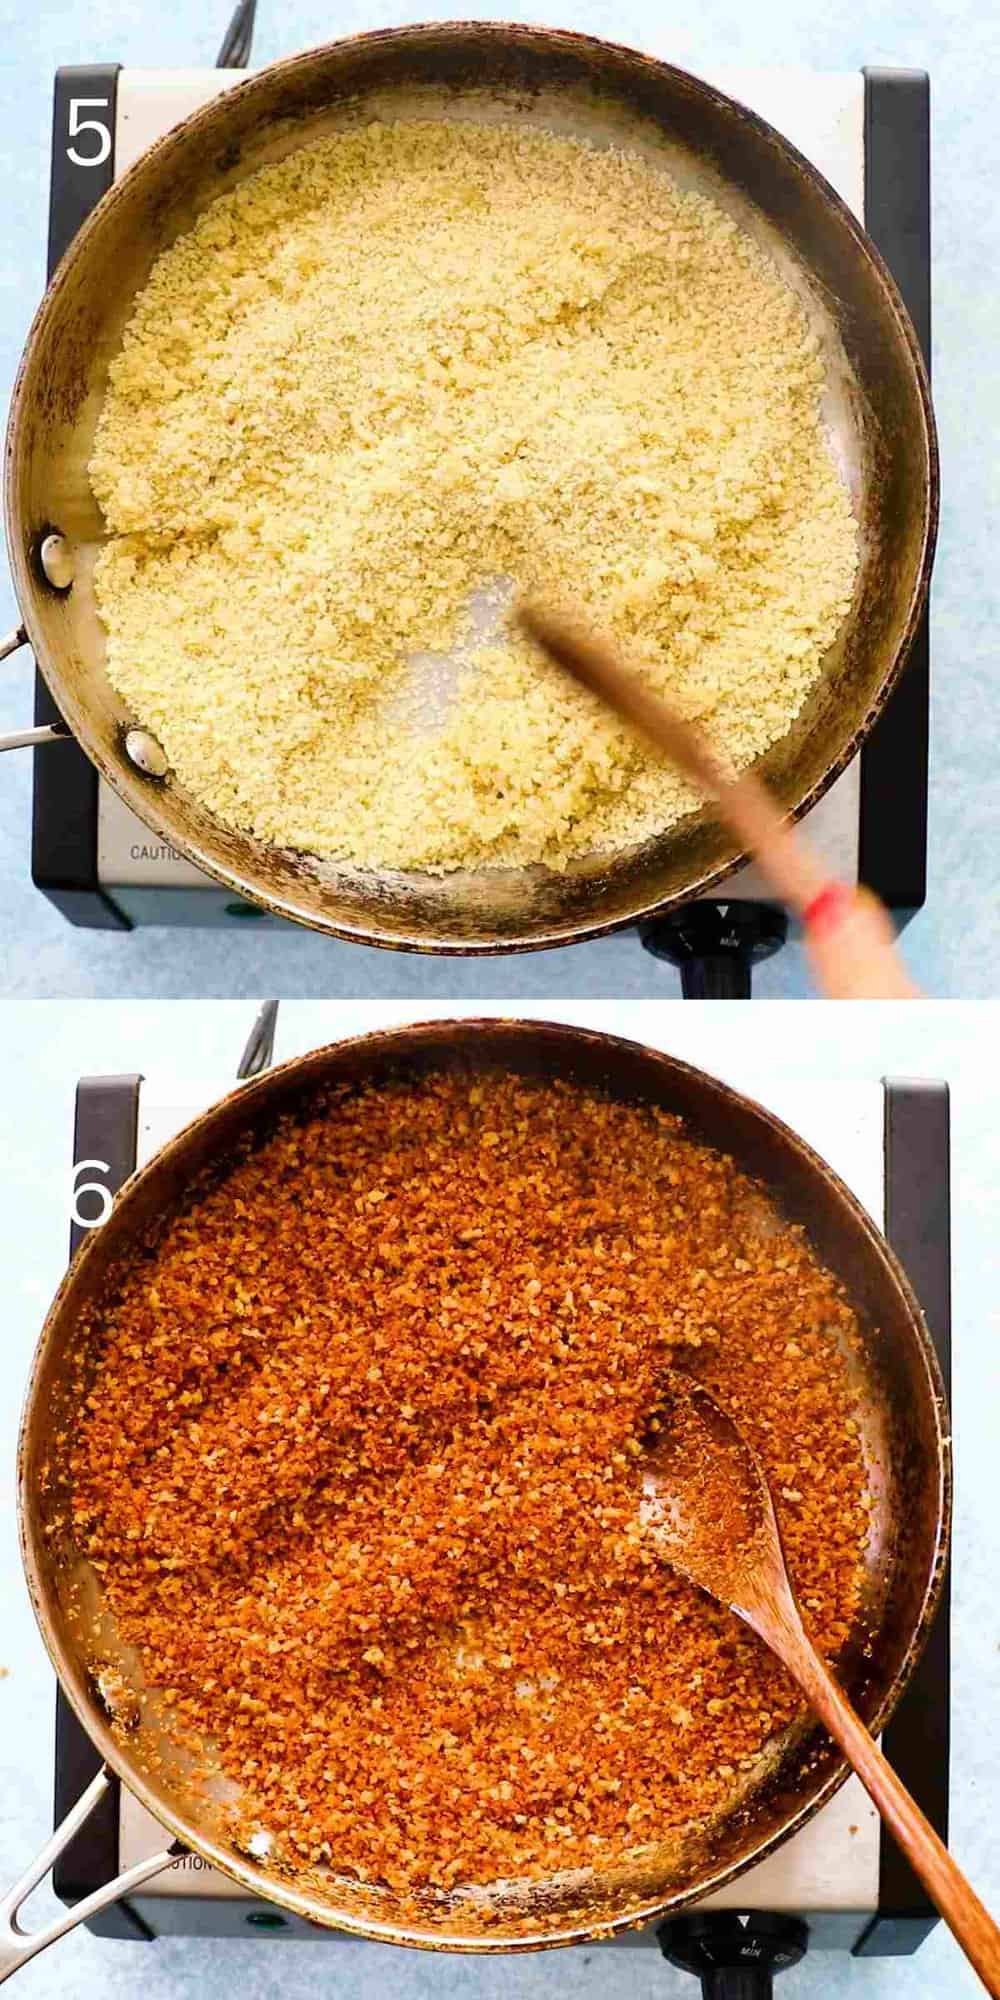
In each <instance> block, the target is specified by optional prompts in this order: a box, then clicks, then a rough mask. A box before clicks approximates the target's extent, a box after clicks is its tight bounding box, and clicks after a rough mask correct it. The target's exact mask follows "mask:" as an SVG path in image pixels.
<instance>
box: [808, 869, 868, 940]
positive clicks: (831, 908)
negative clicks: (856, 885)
mask: <svg viewBox="0 0 1000 2000" xmlns="http://www.w3.org/2000/svg"><path fill="white" fill-rule="evenodd" d="M855 894H856V892H855V890H853V889H851V888H850V887H849V886H848V884H847V883H846V882H827V883H826V884H825V886H824V887H823V888H822V889H821V890H820V892H819V894H818V895H817V896H814V897H813V899H812V901H811V902H810V903H807V904H806V907H805V909H804V910H803V912H802V922H803V924H804V925H805V928H806V930H807V931H812V933H813V935H814V937H815V936H818V935H821V934H822V933H823V932H824V931H832V930H835V929H836V927H837V925H838V924H839V923H841V922H842V920H843V918H844V917H845V916H846V915H847V912H848V910H849V909H850V908H851V907H852V905H853V903H854V901H855Z"/></svg>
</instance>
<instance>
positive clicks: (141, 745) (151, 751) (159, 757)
mask: <svg viewBox="0 0 1000 2000" xmlns="http://www.w3.org/2000/svg"><path fill="white" fill-rule="evenodd" d="M125 755H126V757H127V758H128V759H129V762H130V763H132V764H134V765H135V767H136V770H137V771H141V772H142V773H143V775H144V776H145V777H147V778H165V777H166V775H167V772H168V771H169V769H170V760H169V758H168V756H167V753H166V751H165V750H164V748H163V745H162V743H158V742H157V740H156V737H155V736H153V735H151V734H150V731H149V730H148V729H129V730H127V731H126V734H125Z"/></svg>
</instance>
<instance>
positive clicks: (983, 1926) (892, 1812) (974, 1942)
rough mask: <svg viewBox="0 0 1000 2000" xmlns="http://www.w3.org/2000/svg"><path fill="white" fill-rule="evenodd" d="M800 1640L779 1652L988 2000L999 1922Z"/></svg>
mask: <svg viewBox="0 0 1000 2000" xmlns="http://www.w3.org/2000/svg"><path fill="white" fill-rule="evenodd" d="M802 1639H803V1642H804V1643H803V1646H802V1647H798V1646H796V1647H794V1648H792V1647H789V1646H787V1645H786V1646H783V1647H782V1648H781V1652H782V1657H783V1659H784V1660H785V1664H786V1666H787V1667H788V1669H789V1672H790V1673H792V1674H794V1676H795V1678H796V1680H797V1681H798V1682H799V1685H800V1687H801V1688H802V1691H803V1693H804V1694H806V1695H808V1697H809V1700H810V1702H811V1704H812V1706H813V1708H814V1709H815V1710H816V1713H817V1715H818V1716H819V1717H820V1719H821V1721H823V1722H824V1723H825V1724H826V1727H827V1729H828V1730H829V1732H830V1735H831V1736H832V1737H833V1738H834V1739H835V1741H836V1742H837V1743H839V1744H840V1747H841V1749H842V1750H843V1752H844V1755H845V1756H846V1757H847V1758H848V1760H849V1762H850V1763H851V1764H853V1766H854V1769H855V1770H856V1772H857V1774H858V1777H859V1778H860V1779H861V1782H862V1784H863V1785H864V1786H865V1788H866V1790H867V1791H868V1793H869V1794H870V1796H871V1798H872V1799H873V1800H874V1802H875V1804H876V1805H877V1807H878V1809H879V1812H880V1813H881V1815H882V1818H883V1820H884V1821H885V1824H886V1826H887V1827H888V1828H889V1830H890V1832H891V1833H892V1835H893V1838H894V1839H895V1841H896V1842H897V1844H898V1846H899V1847H901V1848H902V1850H903V1853H904V1854H905V1855H906V1858H907V1860H908V1861H909V1863H910V1865H911V1867H912V1868H913V1870H914V1872H915V1873H916V1874H917V1875H919V1877H920V1880H921V1882H922V1883H923V1885H924V1888H925V1889H926V1890H927V1893H928V1895H929V1896H930V1898H931V1901H932V1902H933V1903H934V1904H935V1905H936V1906H937V1908H938V1909H939V1910H940V1912H941V1915H942V1916H943V1918H944V1920H945V1923H946V1924H948V1925H949V1927H950V1929H951V1930H952V1932H953V1933H954V1935H955V1937H956V1938H957V1940H958V1942H959V1944H960V1945H961V1947H962V1950H963V1951H964V1953H965V1955H966V1957H967V1959H968V1960H969V1963H970V1964H971V1965H973V1966H974V1967H975V1969H976V1971H977V1972H978V1974H979V1977H980V1979H981V1980H982V1982H983V1985H984V1986H985V1988H986V1991H987V1992H988V1993H990V1994H992V1995H993V2000H998V1996H1000V1929H998V1927H997V1925H996V1924H995V1923H994V1921H993V1918H992V1917H991V1916H990V1913H989V1911H988V1910H987V1909H986V1908H985V1906H984V1905H983V1904H982V1903H981V1902H980V1900H979V1897H978V1896H977V1895H976V1892H975V1890H974V1889H973V1888H972V1886H971V1884H970V1883H969V1882H967V1881H966V1879H965V1876H964V1875H963V1874H962V1871H961V1869H960V1868H959V1867H958V1865H957V1863H956V1862H955V1861H954V1860H953V1859H952V1856H951V1855H950V1854H949V1852H948V1849H947V1848H946V1846H945V1845H944V1842H943V1841H942V1840H941V1839H939V1837H938V1835H937V1834H936V1833H935V1831H934V1828H933V1827H932V1826H931V1824H930V1821H929V1820H928V1819H926V1818H925V1817H924V1814H923V1813H922V1812H921V1810H920V1807H919V1806H918V1805H917V1803H916V1801H915V1799H913V1798H911V1796H910V1794H909V1792H908V1791H907V1789H906V1786H905V1785H904V1784H903V1783H902V1780H901V1779H900V1778H899V1777H897V1775H896V1772H895V1771H894V1770H893V1768H892V1765H891V1764H888V1763H887V1762H886V1760H885V1758H884V1757H883V1755H882V1752H881V1750H880V1749H879V1747H878V1744H877V1743H876V1742H875V1741H874V1739H873V1738H872V1737H871V1736H870V1735H869V1733H868V1730H867V1729H866V1728H865V1725H864V1723H863V1722H862V1720H861V1718H860V1716H859V1715H857V1714H856V1713H855V1711H854V1709H853V1708H852V1707H851V1704H850V1702H849V1701H848V1699H847V1696H846V1695H845V1694H844V1692H843V1690H842V1689H841V1688H839V1687H838V1686H837V1683H836V1681H835V1680H834V1679H833V1676H832V1675H831V1674H830V1673H829V1672H828V1671H827V1668H826V1667H825V1665H824V1664H823V1661H822V1660H821V1659H820V1657H819V1655H818V1654H817V1653H816V1652H815V1650H814V1648H813V1647H812V1645H811V1644H810V1642H809V1640H808V1639H807V1638H806V1636H805V1633H804V1632H803V1634H802Z"/></svg>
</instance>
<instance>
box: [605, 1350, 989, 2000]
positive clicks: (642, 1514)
mask: <svg viewBox="0 0 1000 2000" xmlns="http://www.w3.org/2000/svg"><path fill="white" fill-rule="evenodd" d="M642 1467H643V1493H642V1500H641V1502H640V1509H639V1518H640V1522H641V1524H642V1527H643V1530H644V1531H645V1533H646V1535H647V1536H648V1537H649V1539H650V1541H651V1543H652V1545H653V1547H654V1548H655V1549H656V1550H657V1553H658V1554H659V1555H660V1556H662V1558H663V1560H664V1561H665V1562H668V1563H670V1564H671V1565H672V1567H673V1568H674V1569H678V1570H680V1571H681V1572H682V1574H683V1575H684V1576H686V1577H688V1578H690V1580H691V1582H692V1583H695V1584H697V1585H698V1586H699V1588H700V1589H702V1590H706V1591H707V1592H708V1594H709V1596H710V1597H714V1598H716V1599H717V1600H718V1602H719V1603H720V1604H723V1605H725V1606H726V1607H727V1608H728V1609H729V1610H730V1611H734V1612H735V1613H736V1616H737V1618H742V1619H743V1621H744V1624H746V1625H749V1626H750V1629H751V1631H753V1632H756V1633H757V1635H758V1637H759V1638H761V1639H763V1641H764V1644H765V1645H766V1646H770V1648H771V1651H772V1652H773V1653H776V1654H777V1656H778V1659H779V1660H780V1661H781V1662H782V1665H783V1666H784V1667H785V1668H786V1669H787V1671H788V1672H789V1673H790V1674H791V1676H792V1678H793V1680H795V1681H797V1683H798V1685H799V1687H800V1688H801V1690H802V1692H803V1694H804V1695H805V1697H806V1699H807V1701H808V1702H809V1704H810V1706H811V1707H812V1708H813V1709H815V1711H816V1714H817V1715H818V1716H819V1718H820V1721H821V1722H823V1723H825V1725H826V1727H827V1729H828V1730H829V1732H830V1735H831V1736H832V1737H833V1738H834V1739H835V1741H836V1742H837V1743H839V1745H840V1748H841V1749H842V1751H843V1752H844V1755H845V1757H846V1758H847V1760H848V1762H849V1763H850V1764H852V1765H853V1767H854V1769H855V1771H856V1772H857V1774H858V1777H859V1778H860V1779H861V1782H862V1784H863V1785H864V1786H865V1788H866V1790H867V1791H868V1792H869V1794H870V1796H871V1798H872V1799H873V1800H874V1802H875V1805H876V1806H877V1807H878V1810H879V1812H880V1813H881V1815H882V1818H883V1819H884V1821H885V1823H886V1825H887V1826H888V1827H889V1829H890V1831H891V1833H892V1834H893V1836H894V1838H895V1840H896V1841H897V1843H898V1845H899V1846H900V1847H901V1848H902V1850H903V1853H904V1854H905V1855H906V1857H907V1859H908V1861H909V1862H910V1865H911V1867H912V1868H913V1869H914V1871H915V1873H916V1874H917V1875H918V1876H919V1877H920V1880H921V1882H922V1883H923V1885H924V1887H925V1889H926V1890H927V1893H928V1895H929V1896H930V1897H931V1899H932V1901H933V1902H934V1903H935V1904H936V1906H937V1908H938V1909H939V1910H940V1912H941V1915H942V1916H943V1918H944V1920H945V1922H946V1923H947V1924H949V1925H950V1927H951V1930H952V1931H953V1933H954V1935H955V1937H956V1938H957V1940H958V1942H959V1944H960V1945H961V1947H962V1950H963V1951H964V1952H965V1955H966V1957H967V1958H968V1959H969V1962H970V1964H972V1965H973V1966H974V1967H975V1969H976V1971H977V1972H978V1974H979V1977H980V1979H981V1980H982V1981H983V1984H984V1986H985V1987H986V1989H987V1992H989V1993H991V1994H992V1995H993V1996H994V2000H997V1996H1000V1930H998V1928H997V1926H996V1924H995V1923H994V1922H993V1919H992V1917H991V1916H990V1914H989V1911H988V1910H986V1909H985V1908H984V1906H983V1904H982V1903H981V1902H980V1901H979V1898H978V1896H977V1895H976V1894H975V1891H974V1890H973V1889H972V1888H971V1886H970V1884H969V1883H968V1882H967V1881H966V1879H965V1876H964V1875H963V1874H962V1872H961V1870H960V1869H959V1868H958V1867H957V1866H956V1864H955V1862H954V1861H953V1860H952V1857H951V1855H950V1854H949V1853H948V1850H947V1848H946V1847H945V1846H944V1843H943V1842H942V1841H941V1840H939V1838H938V1836H937V1834H936V1833H935V1831H934V1828H933V1827H932V1826H931V1825H930V1822H929V1821H928V1820H926V1819H925V1818H924V1815H923V1813H922V1812H921V1810H920V1808H919V1806H918V1805H917V1804H916V1802H915V1800H913V1799H912V1798H911V1797H910V1794H909V1792H908V1791H907V1789H906V1787H905V1785H904V1784H903V1783H902V1782H901V1780H900V1779H899V1778H898V1777H897V1776H896V1773H895V1771H894V1770H893V1769H892V1767H891V1765H889V1764H887V1763H886V1760H885V1758H884V1757H883V1755H882V1752H881V1750H880V1749H879V1748H878V1746H877V1744H876V1743H875V1742H874V1741H873V1739H872V1737H871V1736H870V1735H869V1733H868V1730H867V1729H866V1728H865V1725H864V1723H863V1722H862V1720H861V1718H860V1716H859V1715H857V1714H856V1713H855V1711H854V1709H853V1708H852V1707H851V1704H850V1702H849V1701H848V1699H847V1696H846V1695H845V1694H844V1692H843V1690H842V1689H841V1688H840V1687H839V1686H838V1685H837V1682H836V1681H835V1680H834V1678H833V1675H832V1674H831V1673H830V1671H829V1669H828V1667H827V1666H826V1665H825V1663H824V1662H823V1660H822V1659H821V1658H820V1656H819V1654H818V1653H817V1651H816V1648H815V1646H814V1645H813V1643H812V1640H811V1639H810V1638H809V1636H808V1634H807V1632H806V1630H805V1627H804V1625H803V1623H802V1619H801V1616H800V1614H799V1608H798V1605H797V1603H796V1601H795V1593H794V1591H793V1589H792V1584H791V1580H790V1578H789V1575H788V1570H787V1568H786V1565H785V1558H784V1554H783V1552H782V1547H781V1536H780V1534H779V1532H778V1523H777V1519H776V1517H775V1512H774V1504H773V1502H772V1499H771V1493H770V1489H769V1487H768V1484H767V1480H766V1478H765V1476H764V1472H763V1469H762V1467H761V1464H760V1461H759V1459H758V1458H757V1456H756V1454H755V1452H754V1451H753V1450H752V1449H751V1447H750V1446H749V1445H748V1443H747V1441H746V1439H745V1438H744V1437H743V1436H742V1434H741V1432H740V1431H739V1430H738V1429H737V1428H736V1425H735V1424H734V1423H733V1421H732V1418H731V1417H729V1416H727V1414H726V1412H725V1411H724V1410H723V1409H722V1408H721V1407H720V1405H719V1404H718V1403H717V1402H716V1401H715V1399H714V1397H713V1396H710V1395H709V1393H708V1391H707V1390H706V1389H703V1388H701V1387H700V1385H698V1384H692V1383H686V1382H683V1381H681V1380H679V1379H676V1378H672V1379H671V1380H670V1382H669V1385H668V1386H667V1387H666V1389H665V1391H664V1397H663V1401H662V1403H661V1405H660V1406H659V1408H658V1410H657V1412H656V1416H655V1417H654V1419H653V1423H652V1425H651V1427H650V1430H649V1433H648V1436H647V1439H646V1450H645V1454H644V1457H643V1459H642Z"/></svg>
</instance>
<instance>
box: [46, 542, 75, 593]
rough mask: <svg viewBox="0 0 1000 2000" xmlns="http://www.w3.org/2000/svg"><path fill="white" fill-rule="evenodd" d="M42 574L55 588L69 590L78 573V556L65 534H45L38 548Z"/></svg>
mask: <svg viewBox="0 0 1000 2000" xmlns="http://www.w3.org/2000/svg"><path fill="white" fill-rule="evenodd" d="M38 560H39V562H40V564H41V567H42V575H43V576H44V578H45V581H46V583H50V584H51V585H52V588H53V590H68V589H69V588H70V585H71V584H72V582H73V579H74V577H75V575H76V558H75V556H74V554H73V551H72V549H71V548H70V545H69V543H68V541H67V540H66V537H65V535H59V534H51V535H45V536H44V537H43V539H42V542H41V546H40V547H39V550H38Z"/></svg>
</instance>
